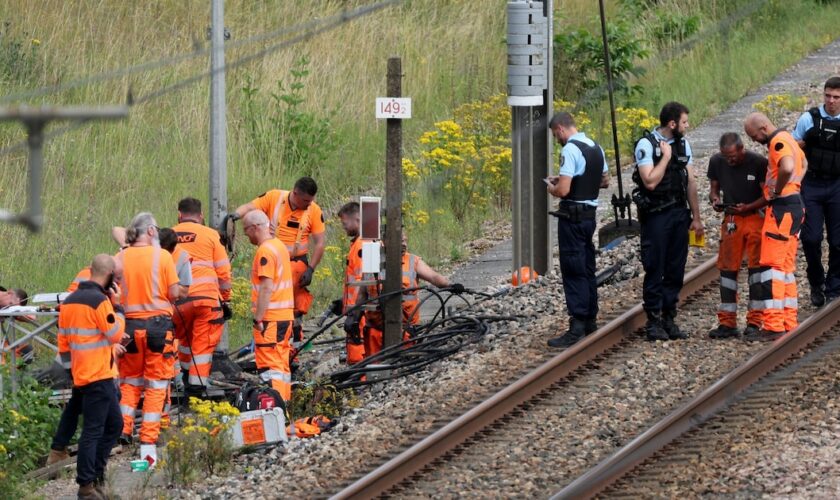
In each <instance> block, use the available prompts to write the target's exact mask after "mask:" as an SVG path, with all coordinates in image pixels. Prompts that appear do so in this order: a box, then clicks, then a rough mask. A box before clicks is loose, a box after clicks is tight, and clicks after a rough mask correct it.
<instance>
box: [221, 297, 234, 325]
mask: <svg viewBox="0 0 840 500" xmlns="http://www.w3.org/2000/svg"><path fill="white" fill-rule="evenodd" d="M231 318H233V309H231V308H230V302H229V301H223V302H222V319H224V320H225V321H229V320H230V319H231Z"/></svg>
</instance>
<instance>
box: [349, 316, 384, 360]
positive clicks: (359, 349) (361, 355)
mask: <svg viewBox="0 0 840 500" xmlns="http://www.w3.org/2000/svg"><path fill="white" fill-rule="evenodd" d="M366 324H367V322H366V321H365V317H364V316H362V317H361V318H359V337H360V338H359V339H358V341H356V340H354V339H351V338H350V335H347V338H346V340H345V347H346V348H347V364H348V365H355V364H356V363H358V362H360V361H362V360H363V359H365V351H366V348H365V341H364V339H365V333H364V332H365V325H366ZM380 340H381V339H380ZM380 346H381V342H380ZM380 348H381V347H380Z"/></svg>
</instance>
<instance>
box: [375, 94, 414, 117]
mask: <svg viewBox="0 0 840 500" xmlns="http://www.w3.org/2000/svg"><path fill="white" fill-rule="evenodd" d="M376 117H377V118H397V119H400V120H405V119H406V118H411V98H410V97H377V98H376Z"/></svg>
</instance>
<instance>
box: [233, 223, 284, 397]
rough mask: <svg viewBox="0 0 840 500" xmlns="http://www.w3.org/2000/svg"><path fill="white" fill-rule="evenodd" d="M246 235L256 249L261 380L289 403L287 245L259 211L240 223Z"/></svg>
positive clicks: (254, 294)
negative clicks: (274, 233)
mask: <svg viewBox="0 0 840 500" xmlns="http://www.w3.org/2000/svg"><path fill="white" fill-rule="evenodd" d="M242 225H243V228H244V231H245V234H246V235H247V236H248V240H250V242H251V244H253V245H255V246H256V247H257V251H256V253H255V254H254V262H253V265H252V267H251V312H252V313H253V315H254V328H253V333H254V348H255V349H254V350H255V353H254V354H255V357H256V363H257V371H258V372H259V374H260V378H261V379H262V380H263V381H264V382H266V383H269V384H271V387H273V388H274V389H276V390H277V392H279V393H280V396H281V397H282V398H283V399H284V400H285V401H290V400H291V399H292V371H291V364H290V363H291V360H290V356H291V349H292V345H291V336H292V322H293V321H294V317H295V316H294V307H295V301H294V292H293V289H292V270H291V263H290V260H289V252H288V250H286V245H285V244H283V242H282V241H280V240H279V239H278V238H275V237H273V236H272V234H271V228H270V227H269V220H268V216H267V215H265V213H263V212H261V211H259V210H253V211H251V212H248V213H247V214H245V217H244V218H243V219H242Z"/></svg>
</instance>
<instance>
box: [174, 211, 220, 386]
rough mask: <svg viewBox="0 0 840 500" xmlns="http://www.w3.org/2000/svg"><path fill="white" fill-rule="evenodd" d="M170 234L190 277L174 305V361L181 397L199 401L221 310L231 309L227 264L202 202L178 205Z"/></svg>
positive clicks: (217, 340) (214, 346)
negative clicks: (181, 383)
mask: <svg viewBox="0 0 840 500" xmlns="http://www.w3.org/2000/svg"><path fill="white" fill-rule="evenodd" d="M172 229H173V230H174V231H175V234H176V235H177V236H178V248H181V249H183V250H185V251H186V252H187V253H188V254H189V257H190V261H191V263H192V272H193V281H192V286H190V289H189V292H188V295H187V296H186V297H185V298H183V299H181V300H179V301H178V303H177V305H176V311H175V316H174V320H175V326H176V333H177V336H178V337H179V345H178V357H179V359H180V361H181V371H182V372H183V373H184V387H185V392H186V394H187V395H191V396H201V395H202V394H205V393H206V391H207V387H208V381H209V379H210V368H211V366H212V364H213V351H215V350H216V346H217V345H218V343H219V340H220V339H221V337H222V330H223V329H224V322H225V319H224V313H223V309H224V308H228V309H229V307H230V306H229V305H228V304H229V302H230V290H231V281H230V279H231V277H230V260H228V254H227V251H226V250H225V247H224V246H222V243H221V240H220V239H219V233H218V232H217V231H215V230H213V229H211V228H209V227H207V226H205V225H204V215H203V214H202V213H201V201H199V200H197V199H195V198H184V199H183V200H181V201H179V202H178V225H176V226H175V227H173V228H172Z"/></svg>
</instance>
